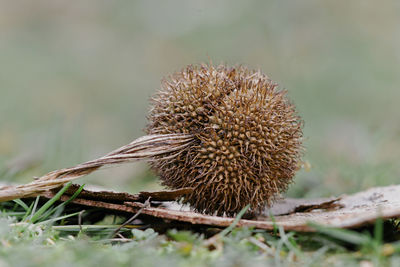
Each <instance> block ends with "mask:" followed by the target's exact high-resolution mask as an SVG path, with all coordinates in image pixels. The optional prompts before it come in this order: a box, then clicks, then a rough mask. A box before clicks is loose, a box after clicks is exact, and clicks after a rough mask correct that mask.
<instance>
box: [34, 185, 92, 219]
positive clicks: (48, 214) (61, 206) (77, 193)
mask: <svg viewBox="0 0 400 267" xmlns="http://www.w3.org/2000/svg"><path fill="white" fill-rule="evenodd" d="M84 186H85V184H83V185H81V186H80V187H79V188H78V189H77V190H76V191H75V193H74V194H73V195H72V196H71V197H70V198H69V199H68V200H67V201H65V202H63V203H61V204H60V205H58V206H57V207H55V208H53V209H51V210H48V211H47V212H45V213H44V214H43V216H41V217H40V220H46V219H47V218H48V217H49V216H50V215H52V214H53V213H54V212H55V211H56V210H59V209H62V208H64V207H65V206H66V205H67V204H68V203H70V202H71V201H73V200H74V199H75V198H76V197H77V196H78V195H79V194H80V193H81V192H82V190H83V187H84Z"/></svg>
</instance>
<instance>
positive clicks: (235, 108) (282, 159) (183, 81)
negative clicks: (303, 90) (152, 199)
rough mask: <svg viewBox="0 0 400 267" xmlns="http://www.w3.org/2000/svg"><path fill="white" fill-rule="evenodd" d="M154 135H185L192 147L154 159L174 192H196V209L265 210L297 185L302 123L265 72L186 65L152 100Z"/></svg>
mask: <svg viewBox="0 0 400 267" xmlns="http://www.w3.org/2000/svg"><path fill="white" fill-rule="evenodd" d="M152 102H153V108H152V109H151V111H150V115H149V124H148V127H147V133H148V134H171V133H184V134H191V135H193V136H194V140H195V141H194V142H193V145H191V146H188V147H186V148H185V149H183V150H182V151H179V153H176V154H171V155H170V157H169V158H168V159H166V158H160V159H158V160H155V161H153V162H152V167H153V169H154V170H155V171H156V172H157V173H158V174H159V176H160V178H161V180H162V183H163V184H164V185H166V186H167V187H169V188H174V189H175V188H182V187H193V188H194V191H193V193H191V194H190V195H188V196H186V197H185V198H184V200H183V201H184V202H185V203H189V204H190V205H191V206H192V207H193V208H194V209H195V210H197V211H199V212H203V213H207V214H217V215H224V214H225V215H228V216H232V215H235V214H236V213H237V212H239V211H240V210H241V209H242V208H244V207H245V206H246V205H247V204H250V207H251V210H253V211H256V212H258V211H260V210H262V209H263V208H264V207H265V206H266V205H270V204H271V203H272V201H273V200H274V199H275V198H276V196H277V195H278V194H279V193H280V192H282V191H285V190H286V189H287V187H288V185H289V184H290V183H291V182H292V179H293V176H294V174H295V172H296V170H297V169H298V166H299V165H300V164H299V162H300V156H301V152H302V145H301V140H302V120H301V119H300V117H299V116H298V115H297V113H296V110H295V107H294V106H293V104H292V103H291V102H290V101H289V100H288V99H287V97H286V91H283V90H278V89H277V84H276V83H274V82H272V81H271V80H270V79H269V78H268V77H267V76H266V75H264V74H262V73H261V72H260V71H253V70H249V69H247V68H245V67H243V66H240V67H232V68H229V67H227V66H223V65H220V66H217V67H213V66H211V65H201V66H188V67H186V68H185V69H183V70H182V71H181V72H177V73H175V74H174V75H172V76H171V77H170V79H168V80H165V81H163V83H162V89H161V90H160V91H159V92H158V93H157V94H156V96H155V97H154V98H153V100H152Z"/></svg>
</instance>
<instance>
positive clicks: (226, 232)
mask: <svg viewBox="0 0 400 267" xmlns="http://www.w3.org/2000/svg"><path fill="white" fill-rule="evenodd" d="M249 208H250V204H249V205H247V206H246V207H244V208H243V209H242V210H241V211H240V212H239V214H238V215H237V216H236V218H235V220H233V222H232V223H231V225H229V226H228V227H227V228H225V229H224V230H223V231H222V232H221V233H220V236H221V237H222V236H226V235H227V234H228V233H229V232H230V231H232V230H233V228H235V227H236V225H237V224H238V222H239V221H240V219H241V218H242V217H243V215H244V214H245V213H246V211H247V210H248V209H249Z"/></svg>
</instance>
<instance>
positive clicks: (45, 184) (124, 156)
mask: <svg viewBox="0 0 400 267" xmlns="http://www.w3.org/2000/svg"><path fill="white" fill-rule="evenodd" d="M191 142H193V137H192V136H190V135H187V134H165V135H146V136H142V137H140V138H138V139H136V140H135V141H133V142H132V143H130V144H128V145H126V146H123V147H121V148H118V149H116V150H114V151H112V152H111V153H109V154H107V155H105V156H104V157H101V158H98V159H95V160H91V161H88V162H85V163H82V164H79V165H76V166H75V167H72V168H66V169H61V170H56V171H52V172H49V173H47V174H45V175H44V176H42V177H40V178H38V179H36V180H35V181H33V182H31V183H28V184H24V185H19V186H6V187H2V188H0V201H8V200H13V199H17V198H25V197H33V196H37V195H40V194H41V193H43V192H44V191H47V190H50V189H54V188H57V187H60V186H62V185H63V184H65V183H67V182H69V181H72V180H74V179H77V178H79V177H81V176H84V175H88V174H90V173H92V172H94V171H95V170H98V169H99V168H101V167H103V166H106V165H116V164H122V163H127V162H133V161H138V160H153V159H154V158H155V157H156V156H157V157H158V158H168V157H171V156H172V155H175V154H179V153H180V151H182V150H183V149H184V148H185V147H187V146H188V145H190V143H191Z"/></svg>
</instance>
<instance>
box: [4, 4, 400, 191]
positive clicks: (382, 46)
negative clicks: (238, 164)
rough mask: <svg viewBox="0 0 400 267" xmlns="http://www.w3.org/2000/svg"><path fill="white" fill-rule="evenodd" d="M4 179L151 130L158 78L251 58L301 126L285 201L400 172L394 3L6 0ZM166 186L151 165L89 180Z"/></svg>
mask: <svg viewBox="0 0 400 267" xmlns="http://www.w3.org/2000/svg"><path fill="white" fill-rule="evenodd" d="M0 6H1V7H0V62H1V63H0V173H1V174H0V175H1V176H0V180H1V181H4V182H19V183H21V182H27V181H30V180H31V179H32V177H33V176H40V175H42V174H44V173H46V172H48V171H51V170H54V169H58V168H62V167H68V166H72V165H75V164H77V163H80V162H83V161H86V160H90V159H94V158H97V157H99V156H102V155H103V154H105V153H107V152H109V151H111V150H113V149H115V148H117V147H119V146H121V145H124V144H126V143H128V142H130V141H132V140H133V139H135V138H137V137H139V136H141V135H142V134H143V128H144V127H145V125H146V114H147V111H148V110H149V106H148V100H149V98H150V96H151V95H152V94H153V93H154V92H156V90H158V88H159V86H160V80H161V79H162V78H163V77H164V76H167V75H168V74H170V73H172V72H174V71H177V70H180V69H181V68H182V67H183V66H185V65H187V64H194V63H201V62H209V61H212V62H213V63H214V64H218V63H227V64H245V65H248V66H249V67H250V68H260V69H261V70H262V71H263V72H264V73H266V74H268V75H269V76H270V78H271V79H273V80H275V81H277V82H278V83H279V84H280V85H281V87H282V88H285V89H287V90H288V91H289V94H290V97H291V99H292V100H293V102H294V103H295V104H296V105H297V107H298V110H299V113H300V114H301V115H302V117H303V118H304V121H305V128H304V133H305V146H306V148H307V151H306V153H305V156H304V160H305V161H306V163H307V164H306V165H307V167H306V168H304V169H303V170H301V171H300V172H299V173H298V175H297V177H296V179H295V181H296V182H295V184H293V186H292V187H291V189H290V190H289V192H288V193H287V194H288V195H289V196H296V197H299V196H305V197H315V196H328V195H331V194H341V193H350V192H355V191H358V190H361V189H366V188H368V187H371V186H376V185H388V184H393V183H398V179H399V177H400V165H399V159H400V120H399V115H400V112H399V101H400V88H399V85H400V4H399V2H398V1H394V0H393V1H381V2H379V3H378V2H376V1H371V0H366V1H342V0H340V1H317V0H307V1H261V0H251V1H228V0H224V1H211V0H208V1H183V0H182V1H177V0H174V1H151V0H148V1H81V2H79V3H78V2H71V1H1V5H0ZM80 181H81V182H85V183H90V184H99V185H102V186H105V187H107V188H110V189H114V190H124V191H129V192H132V193H133V192H137V191H139V190H143V189H148V190H153V189H157V188H159V187H160V186H159V184H158V181H157V179H156V177H154V175H153V174H151V172H150V171H149V170H148V166H147V165H146V163H135V164H130V165H127V166H121V167H118V168H112V169H106V170H103V171H100V172H97V173H95V174H93V175H90V176H89V177H88V178H85V179H81V180H80Z"/></svg>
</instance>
